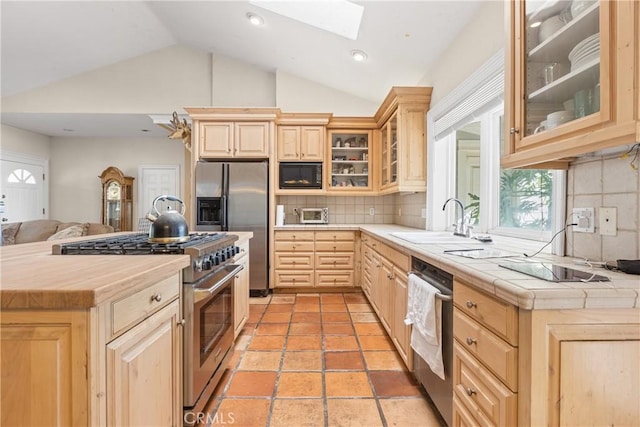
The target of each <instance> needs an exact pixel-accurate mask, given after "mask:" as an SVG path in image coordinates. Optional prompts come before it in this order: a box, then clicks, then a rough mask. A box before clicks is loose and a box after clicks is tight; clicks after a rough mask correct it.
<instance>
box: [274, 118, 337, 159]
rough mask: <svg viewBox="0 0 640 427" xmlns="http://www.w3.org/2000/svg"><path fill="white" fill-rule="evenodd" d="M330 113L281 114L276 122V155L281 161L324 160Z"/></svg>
mask: <svg viewBox="0 0 640 427" xmlns="http://www.w3.org/2000/svg"><path fill="white" fill-rule="evenodd" d="M330 117H331V115H330V114H304V113H298V114H281V115H280V117H278V120H277V122H276V124H277V125H278V126H277V128H278V130H277V144H276V157H277V159H278V161H280V162H287V161H301V162H322V161H324V147H325V135H326V125H327V123H328V122H329V118H330Z"/></svg>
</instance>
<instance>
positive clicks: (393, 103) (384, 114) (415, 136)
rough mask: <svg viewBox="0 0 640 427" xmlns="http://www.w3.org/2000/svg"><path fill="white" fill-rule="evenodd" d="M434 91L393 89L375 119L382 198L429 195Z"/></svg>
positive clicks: (427, 88) (404, 88)
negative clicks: (429, 123) (428, 138)
mask: <svg viewBox="0 0 640 427" xmlns="http://www.w3.org/2000/svg"><path fill="white" fill-rule="evenodd" d="M431 90H432V89H431V88H430V87H393V88H392V89H391V91H390V92H389V94H388V95H387V97H386V98H385V100H384V102H383V103H382V104H381V106H380V108H379V109H378V111H377V112H376V115H375V118H376V121H377V122H378V124H379V126H380V145H381V147H380V157H379V159H380V166H379V167H380V183H379V189H380V193H381V194H388V193H394V192H400V191H426V183H427V182H426V178H427V170H426V164H427V150H426V146H427V144H426V124H425V123H426V120H425V117H426V114H427V111H428V110H429V105H430V102H431Z"/></svg>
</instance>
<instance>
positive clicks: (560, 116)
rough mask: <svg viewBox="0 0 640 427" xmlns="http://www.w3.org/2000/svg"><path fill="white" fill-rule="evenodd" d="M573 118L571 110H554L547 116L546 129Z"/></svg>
mask: <svg viewBox="0 0 640 427" xmlns="http://www.w3.org/2000/svg"><path fill="white" fill-rule="evenodd" d="M573 119H574V112H573V111H567V110H562V111H554V112H553V113H551V114H549V115H548V116H547V129H553V128H555V127H558V126H560V125H561V124H563V123H567V122H569V121H571V120H573Z"/></svg>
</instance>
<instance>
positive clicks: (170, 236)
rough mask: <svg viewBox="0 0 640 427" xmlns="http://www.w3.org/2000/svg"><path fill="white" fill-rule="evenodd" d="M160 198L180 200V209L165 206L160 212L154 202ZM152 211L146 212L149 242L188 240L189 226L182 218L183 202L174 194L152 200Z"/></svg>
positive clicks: (172, 200)
mask: <svg viewBox="0 0 640 427" xmlns="http://www.w3.org/2000/svg"><path fill="white" fill-rule="evenodd" d="M160 200H167V201H171V202H180V205H181V206H182V209H181V211H180V212H178V211H176V210H173V209H171V208H167V209H168V210H167V211H165V212H162V213H160V211H158V207H157V206H156V204H157V203H158V201H160ZM153 210H154V211H155V213H156V214H157V215H154V214H153V211H152V212H150V213H148V214H147V219H148V220H149V221H151V227H150V228H149V243H179V242H186V241H187V240H189V226H188V225H187V220H186V219H185V218H184V210H185V205H184V202H183V201H182V200H180V199H178V198H177V197H175V196H167V195H162V196H158V197H156V198H155V199H154V200H153Z"/></svg>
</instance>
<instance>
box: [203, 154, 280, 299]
mask: <svg viewBox="0 0 640 427" xmlns="http://www.w3.org/2000/svg"><path fill="white" fill-rule="evenodd" d="M195 181H196V197H195V203H196V206H195V212H196V231H252V232H253V238H252V239H251V241H250V244H249V251H250V255H251V256H250V261H249V262H250V264H249V277H250V278H251V282H250V293H251V295H252V296H266V295H267V294H268V293H269V274H268V273H269V265H268V260H269V256H268V248H269V240H268V228H267V227H268V225H267V224H268V217H269V204H268V201H269V194H268V188H269V186H268V182H269V170H268V164H267V162H264V161H258V162H204V161H201V162H198V163H197V164H196V168H195Z"/></svg>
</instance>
